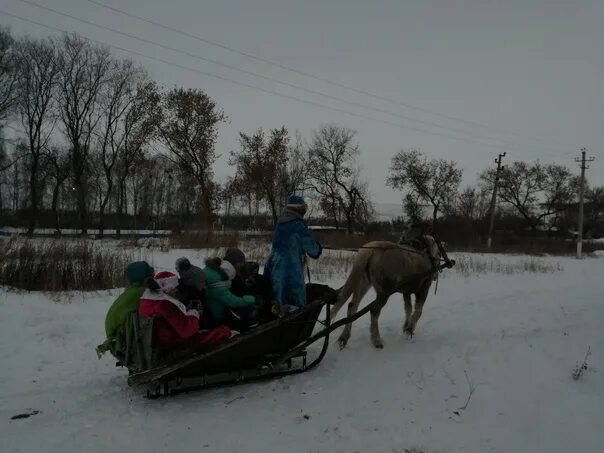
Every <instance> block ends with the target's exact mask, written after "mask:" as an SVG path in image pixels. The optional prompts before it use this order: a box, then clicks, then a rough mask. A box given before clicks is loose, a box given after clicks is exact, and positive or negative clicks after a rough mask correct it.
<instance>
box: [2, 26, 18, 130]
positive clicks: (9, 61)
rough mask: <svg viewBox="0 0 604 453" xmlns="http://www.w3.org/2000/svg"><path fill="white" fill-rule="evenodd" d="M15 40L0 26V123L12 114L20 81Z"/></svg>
mask: <svg viewBox="0 0 604 453" xmlns="http://www.w3.org/2000/svg"><path fill="white" fill-rule="evenodd" d="M14 51H15V49H14V40H13V38H12V36H11V35H10V32H9V30H8V29H7V28H5V27H2V26H0V121H3V120H5V119H6V118H7V117H8V115H9V113H10V112H11V110H12V108H13V106H14V102H15V97H16V96H15V95H16V93H17V90H16V85H17V80H18V74H17V70H16V69H17V68H16V58H15V54H14Z"/></svg>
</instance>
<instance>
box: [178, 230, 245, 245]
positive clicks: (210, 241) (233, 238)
mask: <svg viewBox="0 0 604 453" xmlns="http://www.w3.org/2000/svg"><path fill="white" fill-rule="evenodd" d="M240 240H241V238H240V236H239V233H238V232H237V231H232V232H225V233H216V232H212V231H188V232H184V233H182V234H180V235H178V236H174V237H172V244H171V245H172V248H179V249H210V248H218V247H225V248H226V247H237V245H238V244H239V242H240Z"/></svg>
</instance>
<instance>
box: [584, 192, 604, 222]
mask: <svg viewBox="0 0 604 453" xmlns="http://www.w3.org/2000/svg"><path fill="white" fill-rule="evenodd" d="M585 199H586V200H587V206H588V212H589V218H590V222H591V223H593V224H595V223H596V222H597V221H598V219H599V217H600V213H601V212H602V208H604V186H598V187H590V188H589V189H587V192H586V193H585Z"/></svg>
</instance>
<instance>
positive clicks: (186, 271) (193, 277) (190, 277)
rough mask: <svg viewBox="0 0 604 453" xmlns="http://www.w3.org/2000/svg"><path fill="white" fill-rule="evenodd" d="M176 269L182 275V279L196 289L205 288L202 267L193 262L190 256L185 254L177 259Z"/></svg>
mask: <svg viewBox="0 0 604 453" xmlns="http://www.w3.org/2000/svg"><path fill="white" fill-rule="evenodd" d="M176 270H177V271H178V275H179V276H180V281H181V282H182V283H183V284H185V285H187V286H189V287H191V288H195V289H199V290H201V289H203V288H204V287H205V277H204V275H203V271H202V270H201V268H199V267H197V266H194V265H192V264H191V262H190V261H189V259H188V258H185V257H184V256H183V257H182V258H178V259H177V260H176Z"/></svg>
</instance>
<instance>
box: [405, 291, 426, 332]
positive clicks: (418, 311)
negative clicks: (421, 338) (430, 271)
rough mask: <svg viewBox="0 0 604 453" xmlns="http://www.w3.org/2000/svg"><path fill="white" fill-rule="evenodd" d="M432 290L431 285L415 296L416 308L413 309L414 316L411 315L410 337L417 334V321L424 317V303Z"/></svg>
mask: <svg viewBox="0 0 604 453" xmlns="http://www.w3.org/2000/svg"><path fill="white" fill-rule="evenodd" d="M429 289H430V285H428V287H427V288H425V289H424V290H422V291H421V292H419V293H416V294H415V308H414V309H413V314H412V315H411V319H410V320H409V331H408V332H407V333H408V334H409V335H410V336H413V334H414V333H415V326H416V325H417V321H419V318H421V316H422V311H423V309H424V302H426V298H427V297H428V291H429Z"/></svg>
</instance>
